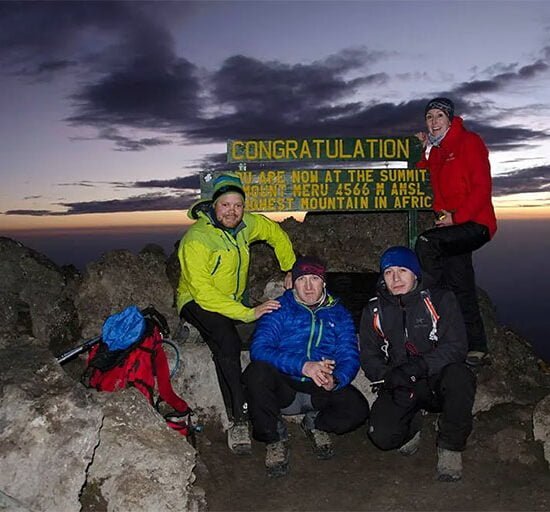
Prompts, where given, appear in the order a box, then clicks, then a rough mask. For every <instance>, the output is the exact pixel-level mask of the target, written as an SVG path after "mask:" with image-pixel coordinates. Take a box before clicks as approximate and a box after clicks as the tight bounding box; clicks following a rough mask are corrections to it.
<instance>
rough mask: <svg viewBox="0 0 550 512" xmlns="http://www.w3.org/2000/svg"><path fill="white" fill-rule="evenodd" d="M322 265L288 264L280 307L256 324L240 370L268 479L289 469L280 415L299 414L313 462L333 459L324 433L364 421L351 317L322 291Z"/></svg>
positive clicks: (365, 408)
mask: <svg viewBox="0 0 550 512" xmlns="http://www.w3.org/2000/svg"><path fill="white" fill-rule="evenodd" d="M325 278H326V267H325V265H324V264H323V263H322V262H321V261H320V260H318V259H317V258H314V257H301V258H298V260H297V261H296V263H295V264H294V266H293V267H292V282H293V288H292V290H287V291H286V292H285V293H284V294H283V295H282V296H281V297H280V298H279V299H278V300H279V302H280V304H281V307H280V308H279V309H278V310H276V311H272V312H271V313H269V314H268V315H264V316H263V317H262V318H260V320H259V321H258V324H257V327H256V330H255V332H254V335H253V338H252V345H251V349H250V358H251V363H250V365H249V366H248V367H247V369H246V371H245V373H244V381H245V386H246V391H247V398H248V405H249V414H250V419H251V421H252V427H253V432H252V434H253V437H254V439H256V440H257V441H261V442H264V443H266V445H267V447H266V448H267V449H266V469H267V473H268V476H271V477H276V476H282V475H284V474H286V473H287V472H288V469H289V450H288V444H287V440H288V435H287V430H286V425H285V423H284V421H283V419H282V415H295V414H304V418H303V421H302V423H301V426H302V429H303V430H304V432H305V434H306V436H307V437H308V438H309V439H310V440H311V442H312V444H313V449H314V452H315V454H316V455H317V458H319V459H328V458H330V457H332V455H333V454H334V452H333V448H332V443H331V439H330V436H329V435H328V433H329V432H331V433H336V434H343V433H345V432H349V431H351V430H353V429H355V428H357V427H359V426H360V425H361V424H363V423H364V422H365V421H366V419H367V417H368V414H369V405H368V402H367V400H366V398H365V397H364V396H363V395H362V394H361V392H360V391H358V390H357V389H356V388H355V387H353V386H352V385H351V381H352V380H353V379H354V378H355V376H356V375H357V371H358V369H359V349H358V342H357V335H356V331H355V326H354V324H353V320H352V317H351V314H350V312H349V311H348V310H347V309H346V308H345V307H344V306H343V305H342V304H341V303H340V301H339V300H338V299H337V298H335V297H333V296H332V295H330V294H329V293H328V292H327V290H326V281H325Z"/></svg>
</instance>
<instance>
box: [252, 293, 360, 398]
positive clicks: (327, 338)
mask: <svg viewBox="0 0 550 512" xmlns="http://www.w3.org/2000/svg"><path fill="white" fill-rule="evenodd" d="M277 300H278V301H279V302H280V303H281V307H280V309H278V310H277V311H273V312H272V313H268V314H266V315H263V316H262V317H261V318H260V319H259V320H258V324H257V327H256V330H255V332H254V336H253V338H252V346H251V348H250V358H251V359H252V361H265V362H267V363H269V364H271V365H272V366H274V367H275V368H277V369H278V370H279V371H280V372H282V373H286V374H287V375H290V376H291V377H294V378H296V379H300V380H303V381H308V380H311V379H310V378H309V377H305V376H304V375H303V374H302V368H303V366H304V363H306V362H307V361H321V360H322V359H323V358H324V359H333V360H334V361H336V366H335V368H334V374H333V375H334V377H336V381H337V386H336V387H335V388H334V389H340V388H342V387H344V386H347V385H348V384H349V383H350V382H351V381H352V380H353V379H354V378H355V376H356V375H357V371H358V370H359V348H358V342H357V335H356V332H355V326H354V324H353V320H352V317H351V314H350V313H349V311H348V310H347V309H346V308H345V307H344V306H343V305H342V304H341V303H340V302H339V301H338V299H336V298H334V297H332V296H331V295H327V299H326V300H325V302H324V304H323V305H322V306H319V307H318V308H317V309H315V310H311V309H310V308H308V307H307V306H304V305H303V304H300V303H299V302H297V301H296V299H295V298H294V293H293V291H292V290H287V291H286V292H285V293H284V294H283V295H282V296H281V297H279V299H277Z"/></svg>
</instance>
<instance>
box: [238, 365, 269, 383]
mask: <svg viewBox="0 0 550 512" xmlns="http://www.w3.org/2000/svg"><path fill="white" fill-rule="evenodd" d="M270 370H271V365H270V364H269V363H266V362H265V361H250V363H249V364H248V366H247V367H246V369H245V371H244V376H245V378H246V379H248V380H250V379H253V380H258V379H261V378H262V377H263V376H265V375H266V374H267V372H269V371H270Z"/></svg>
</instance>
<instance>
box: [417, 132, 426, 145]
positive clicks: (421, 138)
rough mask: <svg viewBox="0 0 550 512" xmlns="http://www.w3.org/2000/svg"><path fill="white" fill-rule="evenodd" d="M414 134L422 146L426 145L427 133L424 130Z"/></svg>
mask: <svg viewBox="0 0 550 512" xmlns="http://www.w3.org/2000/svg"><path fill="white" fill-rule="evenodd" d="M414 136H415V137H416V138H417V139H418V140H419V141H420V143H421V144H422V147H423V148H425V147H426V146H427V145H428V134H427V133H426V132H417V133H415V134H414Z"/></svg>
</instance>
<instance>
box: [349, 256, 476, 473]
mask: <svg viewBox="0 0 550 512" xmlns="http://www.w3.org/2000/svg"><path fill="white" fill-rule="evenodd" d="M380 272H381V276H380V279H379V281H378V284H377V295H376V297H374V298H373V299H371V301H370V302H369V304H368V305H367V306H366V307H365V309H364V310H363V315H362V318H361V324H360V359H361V367H362V368H363V370H364V372H365V375H366V376H367V378H368V379H369V380H370V381H371V383H374V384H375V385H377V386H378V395H377V398H376V400H375V402H374V404H373V406H372V410H371V414H370V422H369V437H370V439H371V440H372V441H373V443H374V444H375V445H376V446H378V447H379V448H381V449H383V450H392V449H399V451H400V452H401V453H402V454H404V455H412V454H414V453H415V452H416V451H417V450H418V447H419V444H420V427H421V417H422V413H421V410H426V411H430V412H439V413H441V414H440V416H439V420H438V427H437V429H438V431H437V447H438V466H437V477H438V479H440V480H445V481H452V480H458V479H460V478H461V476H462V455H461V452H462V451H463V450H464V449H465V446H466V440H467V438H468V436H469V434H470V432H471V430H472V407H473V403H474V397H475V390H476V383H475V376H474V374H473V373H472V371H471V370H470V369H469V368H468V366H467V365H466V364H465V363H464V360H465V357H466V352H467V348H468V342H467V340H466V332H465V327H464V322H463V320H462V315H461V312H460V308H459V306H458V303H457V301H456V298H455V296H454V294H453V293H452V292H451V291H449V290H444V289H441V288H426V286H425V284H424V283H423V281H422V272H421V268H420V263H419V261H418V259H417V257H416V254H415V253H414V252H413V251H412V250H410V249H408V248H407V247H399V246H398V247H391V248H389V249H388V250H387V251H385V252H384V254H383V255H382V258H381V260H380Z"/></svg>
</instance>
